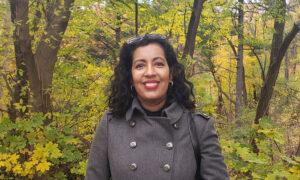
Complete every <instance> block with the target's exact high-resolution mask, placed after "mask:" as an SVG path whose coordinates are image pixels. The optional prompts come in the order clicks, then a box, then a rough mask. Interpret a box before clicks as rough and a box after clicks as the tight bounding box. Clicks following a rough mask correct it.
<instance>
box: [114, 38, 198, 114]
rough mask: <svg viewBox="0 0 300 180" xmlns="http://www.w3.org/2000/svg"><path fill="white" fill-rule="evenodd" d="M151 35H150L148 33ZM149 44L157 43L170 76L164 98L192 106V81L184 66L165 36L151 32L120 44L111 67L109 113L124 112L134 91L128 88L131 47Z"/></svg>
mask: <svg viewBox="0 0 300 180" xmlns="http://www.w3.org/2000/svg"><path fill="white" fill-rule="evenodd" d="M152 35H153V34H152ZM150 43H158V44H160V45H161V47H162V48H163V49H164V53H165V56H166V59H167V63H168V65H169V68H170V73H171V75H172V80H173V82H174V83H173V86H169V88H168V92H167V99H168V100H170V99H175V100H176V101H177V102H178V103H179V104H180V105H182V106H184V107H185V108H187V109H189V110H194V108H195V96H194V94H193V87H194V86H193V84H192V83H191V82H190V81H188V80H187V79H186V78H185V72H184V66H183V65H182V64H180V63H179V62H178V61H177V58H176V54H175V52H174V49H173V47H172V46H171V45H170V44H169V43H168V41H167V40H166V39H165V38H159V37H157V38H156V37H152V36H151V34H146V35H145V36H139V39H138V40H137V41H136V42H130V40H129V41H127V42H125V43H124V44H123V46H122V48H121V51H120V60H119V62H118V64H117V66H116V67H115V69H114V74H113V76H112V77H111V86H110V89H109V93H110V94H109V97H108V106H109V107H110V108H111V110H112V114H113V115H114V116H116V117H122V116H124V115H125V113H126V111H127V109H128V108H129V107H130V106H131V103H132V100H133V98H134V97H135V96H136V92H135V91H134V90H131V87H130V86H131V82H132V76H131V66H132V56H133V52H134V50H136V49H137V48H138V47H140V46H145V45H148V44H150Z"/></svg>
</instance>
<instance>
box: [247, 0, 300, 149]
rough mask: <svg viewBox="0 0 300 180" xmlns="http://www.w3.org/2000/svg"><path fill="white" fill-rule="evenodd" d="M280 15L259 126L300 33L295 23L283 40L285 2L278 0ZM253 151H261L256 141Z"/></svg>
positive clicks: (261, 100) (257, 121) (261, 97)
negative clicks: (284, 58)
mask: <svg viewBox="0 0 300 180" xmlns="http://www.w3.org/2000/svg"><path fill="white" fill-rule="evenodd" d="M277 3H278V13H279V16H277V17H276V18H275V21H274V29H275V33H274V34H273V39H272V47H271V56H270V65H269V68H268V73H267V76H266V80H265V81H264V84H263V87H262V89H261V95H260V99H259V102H258V106H257V109H256V116H255V119H254V123H255V124H259V120H260V118H262V117H263V116H264V115H266V114H267V112H268V109H269V104H270V100H271V97H272V94H273V91H274V85H275V83H276V80H277V77H278V73H279V69H280V65H281V62H282V59H283V57H284V55H285V53H286V51H287V49H288V47H289V45H290V43H291V41H292V40H293V39H294V37H295V36H296V35H297V33H298V32H299V31H300V22H298V23H297V24H296V23H295V24H294V26H293V28H292V30H291V31H290V32H289V33H288V34H287V35H286V37H285V38H284V39H283V33H284V25H285V12H286V11H285V9H286V2H285V0H278V1H277ZM252 145H253V151H254V152H256V153H258V152H259V149H258V148H257V146H256V142H255V139H253V140H252Z"/></svg>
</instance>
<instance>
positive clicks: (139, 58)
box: [86, 34, 228, 180]
mask: <svg viewBox="0 0 300 180" xmlns="http://www.w3.org/2000/svg"><path fill="white" fill-rule="evenodd" d="M192 89H193V85H192V83H190V82H189V81H188V80H186V79H185V74H184V67H183V66H182V65H181V64H180V63H178V62H177V59H176V55H175V52H174V50H173V48H172V46H171V45H170V44H169V43H168V42H167V40H166V38H165V36H163V35H160V34H146V35H145V36H138V37H135V38H132V39H130V40H128V41H127V42H126V43H124V45H123V47H122V49H121V52H120V61H119V63H118V65H117V66H116V68H115V72H114V76H113V79H112V82H111V94H110V96H109V99H108V102H109V107H110V108H111V110H109V111H107V112H105V114H104V116H103V118H102V120H101V121H100V125H99V127H98V128H97V131H96V134H95V137H94V140H93V143H92V147H91V151H90V156H89V160H88V166H87V170H86V179H89V180H95V179H99V180H109V179H110V178H112V179H113V180H165V179H169V180H194V179H196V178H202V179H218V180H220V179H228V173H227V170H226V166H225V163H224V159H223V156H222V154H221V148H220V146H219V142H218V137H217V134H216V132H215V130H214V126H213V119H210V118H207V116H203V115H201V114H196V113H193V120H194V121H193V122H195V127H196V131H197V137H196V139H197V140H198V142H197V143H198V144H199V151H200V152H194V149H195V148H194V146H193V144H192V140H191V132H190V129H189V128H190V127H189V126H190V124H189V114H190V113H189V112H191V111H192V110H193V109H194V108H195V104H194V100H193V99H194V95H193V92H192ZM196 154H200V158H199V161H197V158H196ZM197 162H199V164H198V165H197ZM197 169H198V171H197ZM196 172H199V174H197V177H196Z"/></svg>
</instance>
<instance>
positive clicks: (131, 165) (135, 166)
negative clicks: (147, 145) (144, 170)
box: [129, 163, 137, 171]
mask: <svg viewBox="0 0 300 180" xmlns="http://www.w3.org/2000/svg"><path fill="white" fill-rule="evenodd" d="M129 167H130V170H132V171H135V170H136V169H137V165H136V164H135V163H131V164H130V166H129Z"/></svg>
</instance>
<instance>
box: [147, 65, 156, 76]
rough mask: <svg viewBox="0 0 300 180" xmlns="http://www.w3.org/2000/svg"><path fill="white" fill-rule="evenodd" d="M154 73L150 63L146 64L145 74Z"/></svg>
mask: <svg viewBox="0 0 300 180" xmlns="http://www.w3.org/2000/svg"><path fill="white" fill-rule="evenodd" d="M155 74H156V72H155V69H154V67H153V66H152V65H148V66H147V67H146V70H145V76H154V75H155Z"/></svg>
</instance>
